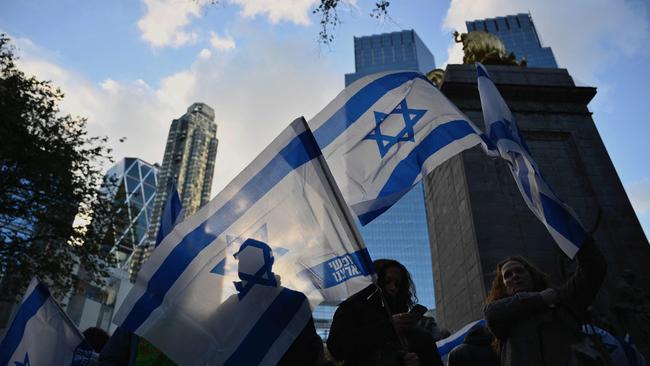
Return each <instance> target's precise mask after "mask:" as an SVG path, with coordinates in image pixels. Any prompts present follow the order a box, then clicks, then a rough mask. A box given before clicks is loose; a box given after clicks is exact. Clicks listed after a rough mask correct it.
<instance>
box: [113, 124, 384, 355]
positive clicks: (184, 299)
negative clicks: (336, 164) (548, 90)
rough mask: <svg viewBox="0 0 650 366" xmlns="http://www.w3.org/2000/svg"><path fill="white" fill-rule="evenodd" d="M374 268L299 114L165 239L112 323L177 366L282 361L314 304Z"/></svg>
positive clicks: (341, 295) (357, 286) (342, 292)
mask: <svg viewBox="0 0 650 366" xmlns="http://www.w3.org/2000/svg"><path fill="white" fill-rule="evenodd" d="M254 243H257V244H254ZM259 243H263V244H259ZM252 244H254V245H252ZM265 245H266V246H268V248H269V249H268V250H266V249H263V248H262V247H264V246H265ZM242 253H249V254H246V255H244V257H245V258H249V259H250V253H257V255H258V256H257V257H256V258H257V260H249V259H247V260H245V261H244V262H243V263H244V265H242V260H241V259H242ZM260 258H262V259H260ZM251 263H253V264H251ZM255 263H257V264H255ZM269 263H273V264H272V270H269V268H268V266H269ZM242 267H243V268H242ZM372 268H373V267H372V262H371V260H370V257H369V255H368V252H367V250H366V248H365V246H364V245H363V242H362V241H361V239H360V235H359V233H358V231H357V228H356V227H355V225H354V222H353V218H352V216H351V214H350V213H349V212H348V211H347V207H346V206H345V205H344V203H343V201H342V199H341V197H340V193H339V192H338V190H337V188H336V186H335V185H334V184H333V179H332V177H331V176H330V173H329V171H328V169H327V166H326V165H325V163H324V160H323V159H322V156H321V152H320V150H319V149H318V146H317V144H316V141H315V140H314V138H313V135H312V134H311V132H310V131H309V129H307V128H306V122H305V120H304V119H302V118H299V119H297V120H295V121H294V122H293V123H291V125H290V126H289V127H288V128H286V129H285V130H284V131H283V132H282V133H281V134H280V135H279V136H278V137H277V138H276V139H275V140H274V141H273V142H272V143H271V144H270V145H269V146H268V147H267V148H266V149H265V150H264V151H263V152H262V153H261V154H260V155H259V156H258V157H257V158H255V160H253V162H252V163H250V164H249V165H248V167H246V168H245V169H244V170H243V171H242V172H241V173H240V174H239V175H238V176H237V177H236V178H235V179H234V180H233V181H232V182H230V184H228V186H226V188H224V190H223V191H221V192H220V193H219V194H218V195H217V196H216V197H215V198H214V199H212V201H210V202H209V203H208V204H207V205H206V206H204V207H203V208H202V209H200V210H199V211H198V212H197V213H195V214H194V215H193V216H191V217H189V218H187V219H185V220H184V221H183V222H181V223H180V224H178V225H177V226H176V227H175V228H174V229H173V230H172V232H171V233H170V234H169V235H167V236H166V237H165V239H164V240H163V242H162V243H161V244H160V246H159V247H158V248H156V250H155V251H154V252H153V253H152V256H151V257H150V258H149V260H148V261H147V262H146V263H145V264H144V265H143V267H142V269H141V270H140V272H139V273H138V277H137V280H136V283H135V285H134V288H133V289H132V290H131V292H130V293H129V295H128V296H127V298H126V299H125V301H124V303H123V305H122V307H121V308H120V310H119V311H118V313H117V315H116V317H115V320H114V321H115V323H116V324H118V325H120V326H121V327H123V328H125V329H126V330H128V331H132V332H135V333H136V334H138V335H140V336H143V337H144V338H146V339H147V340H149V341H150V342H151V343H153V344H154V345H155V346H156V347H158V349H160V350H161V351H163V352H164V353H165V354H167V356H169V357H170V358H171V359H172V360H173V361H175V362H176V363H178V364H180V365H205V364H210V365H222V364H240V365H244V364H246V365H255V364H264V365H274V364H275V363H277V361H278V360H279V359H280V358H281V357H282V355H284V353H285V351H286V350H287V349H288V348H289V346H290V345H291V344H292V342H293V341H294V340H295V337H296V336H297V335H298V334H299V333H300V331H302V329H303V328H304V326H305V325H306V324H307V321H308V320H309V319H310V318H311V311H310V306H311V307H312V308H313V307H314V306H315V305H316V304H318V303H320V302H321V301H323V300H328V301H340V300H343V299H345V298H347V297H348V296H350V295H351V294H354V293H356V292H358V291H360V290H361V289H363V288H365V287H367V286H368V285H370V284H371V283H372V273H373V269H372ZM285 289H287V291H284V290H285ZM291 291H293V292H291ZM298 294H301V295H302V297H301V295H298ZM304 296H306V298H307V299H308V300H309V301H308V302H307V301H305V300H304ZM224 304H228V305H224ZM233 304H234V305H233Z"/></svg>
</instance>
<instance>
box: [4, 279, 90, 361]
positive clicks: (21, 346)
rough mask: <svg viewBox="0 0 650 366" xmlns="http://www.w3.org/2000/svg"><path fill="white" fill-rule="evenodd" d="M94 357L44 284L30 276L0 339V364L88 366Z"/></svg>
mask: <svg viewBox="0 0 650 366" xmlns="http://www.w3.org/2000/svg"><path fill="white" fill-rule="evenodd" d="M95 358H96V354H95V353H94V352H93V351H92V348H91V347H90V345H89V344H88V343H87V342H86V341H85V339H84V336H83V335H82V334H81V332H79V330H78V329H77V327H76V326H75V325H74V323H72V321H71V320H70V319H69V318H68V316H67V315H66V314H65V312H63V310H62V309H61V307H59V305H58V304H57V303H56V301H55V300H54V299H53V298H52V296H51V295H50V292H49V290H48V289H47V287H46V286H45V285H44V284H42V283H41V282H39V281H38V280H37V279H35V278H34V279H32V281H31V283H30V284H29V287H27V291H26V292H25V296H24V297H23V300H22V301H21V303H20V305H19V307H18V310H17V311H16V314H15V315H14V318H13V320H12V321H11V323H10V325H9V327H8V328H7V331H6V333H5V335H4V337H3V338H2V341H1V342H0V365H1V366H5V365H6V366H29V365H33V366H37V365H65V366H67V365H89V364H90V362H91V360H92V359H95Z"/></svg>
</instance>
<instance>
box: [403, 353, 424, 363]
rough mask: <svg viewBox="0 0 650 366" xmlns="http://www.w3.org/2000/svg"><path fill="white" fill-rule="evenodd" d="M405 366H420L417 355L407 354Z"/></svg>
mask: <svg viewBox="0 0 650 366" xmlns="http://www.w3.org/2000/svg"><path fill="white" fill-rule="evenodd" d="M404 366H420V359H419V358H418V355H416V354H415V353H407V354H405V355H404Z"/></svg>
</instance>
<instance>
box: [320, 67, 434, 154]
mask: <svg viewBox="0 0 650 366" xmlns="http://www.w3.org/2000/svg"><path fill="white" fill-rule="evenodd" d="M417 78H419V79H422V80H426V81H427V82H429V83H430V81H429V79H427V78H426V76H424V75H422V74H420V73H419V72H398V73H394V74H388V75H386V76H383V77H381V78H379V79H376V80H373V81H372V82H370V83H369V84H368V85H366V86H364V87H363V88H362V89H361V90H359V91H358V92H357V93H356V94H354V95H353V96H352V97H350V99H348V100H347V101H346V102H345V104H344V105H343V106H341V108H339V110H337V111H336V112H335V113H334V114H333V115H332V116H331V117H330V118H329V119H328V120H327V121H325V122H324V123H323V124H322V125H321V126H320V127H319V128H318V129H316V131H314V137H315V138H316V141H318V145H319V146H320V147H321V149H324V148H325V147H326V146H327V145H329V144H330V143H331V142H332V141H334V140H335V139H336V138H337V137H338V136H339V135H340V134H342V133H343V131H345V130H346V129H347V128H348V127H350V126H351V125H352V124H353V123H354V122H356V121H357V120H358V119H359V117H361V116H362V115H363V114H364V113H366V112H367V111H368V109H370V107H372V105H373V104H375V103H377V101H378V100H379V99H381V98H382V97H383V96H384V95H386V93H388V92H389V91H391V90H393V89H395V88H397V87H398V86H400V85H402V84H404V83H405V82H407V81H409V80H411V79H417Z"/></svg>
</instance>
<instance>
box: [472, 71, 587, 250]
mask: <svg viewBox="0 0 650 366" xmlns="http://www.w3.org/2000/svg"><path fill="white" fill-rule="evenodd" d="M476 71H477V75H478V90H479V94H480V96H481V106H482V107H483V119H484V121H485V126H486V129H487V136H488V137H489V139H490V140H491V141H492V142H493V143H494V144H495V145H496V147H497V149H498V151H499V155H500V156H501V157H502V158H503V159H505V160H506V161H507V162H508V165H509V166H510V171H511V172H512V176H513V177H514V178H515V182H517V187H519V191H520V192H521V195H522V197H523V198H524V201H526V204H527V205H528V208H530V210H531V211H532V212H533V213H534V214H535V216H537V218H538V219H539V220H540V221H541V222H542V223H543V224H544V226H546V228H547V229H548V231H549V233H550V234H551V236H552V237H553V239H554V240H555V242H556V243H557V244H558V246H559V247H560V249H562V251H564V253H565V254H566V255H568V256H569V257H570V258H573V257H574V256H575V254H576V253H577V252H578V250H579V249H580V247H581V246H582V243H583V242H584V241H585V231H584V229H583V227H582V224H581V223H580V221H579V220H578V218H577V217H576V215H575V213H573V210H571V208H570V207H569V206H567V205H566V204H564V203H563V202H562V201H561V200H560V199H559V198H558V197H557V196H556V195H555V193H553V190H552V189H551V187H549V185H548V184H547V183H546V181H545V180H544V177H542V173H541V171H540V170H539V167H538V166H537V163H535V160H534V159H533V157H532V156H531V154H530V151H529V150H528V146H527V145H526V141H525V140H524V138H523V136H522V135H521V133H520V132H519V128H518V127H517V123H516V121H515V119H514V117H513V116H512V113H511V112H510V109H509V108H508V106H507V105H506V102H505V101H504V100H503V98H502V97H501V94H500V93H499V91H498V90H497V88H496V86H495V85H494V83H493V82H492V80H490V76H489V74H488V72H487V70H486V69H485V67H484V66H483V65H481V64H480V63H477V64H476Z"/></svg>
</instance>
